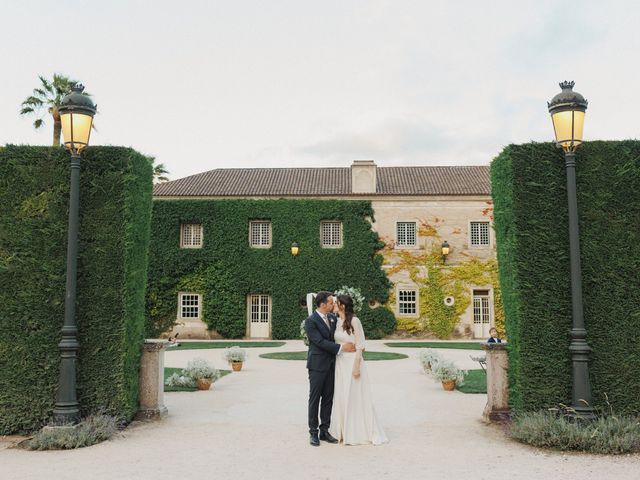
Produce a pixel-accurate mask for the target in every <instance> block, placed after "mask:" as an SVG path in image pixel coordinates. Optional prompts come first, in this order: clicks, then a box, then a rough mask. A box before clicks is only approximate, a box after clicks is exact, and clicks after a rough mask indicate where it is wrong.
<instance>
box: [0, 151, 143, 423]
mask: <svg viewBox="0 0 640 480" xmlns="http://www.w3.org/2000/svg"><path fill="white" fill-rule="evenodd" d="M69 172H70V170H69V154H68V153H67V152H65V151H64V150H63V149H61V148H45V147H18V146H7V147H5V148H0V205H1V206H2V209H1V210H0V331H1V332H2V334H0V434H8V433H16V432H29V431H33V430H36V429H38V428H39V427H40V426H42V425H43V424H44V423H46V422H47V421H48V419H49V418H50V417H51V414H52V410H53V407H54V404H55V393H56V387H57V383H58V371H59V366H60V354H59V351H58V346H57V345H58V343H59V341H60V338H61V334H60V329H61V328H62V323H63V318H64V297H65V274H66V244H67V221H68V201H69V200H68V198H69V175H70V173H69ZM151 190H152V168H151V165H150V163H149V161H148V160H147V159H146V158H145V157H144V156H142V155H140V154H139V153H136V152H135V151H133V150H131V149H129V148H118V147H93V148H89V149H87V150H86V152H84V153H83V155H82V170H81V187H80V231H79V260H78V291H77V322H78V329H79V342H80V352H79V360H78V376H77V380H78V400H79V402H80V406H81V413H82V414H83V415H86V414H88V413H91V412H94V411H96V410H99V409H103V410H105V411H106V412H107V413H110V414H112V415H115V416H118V417H121V418H131V417H132V415H133V414H134V413H135V411H136V410H137V405H138V366H139V356H140V346H141V341H142V339H143V331H144V290H145V285H146V277H147V250H148V244H149V230H150V216H151Z"/></svg>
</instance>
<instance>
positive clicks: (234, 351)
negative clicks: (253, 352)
mask: <svg viewBox="0 0 640 480" xmlns="http://www.w3.org/2000/svg"><path fill="white" fill-rule="evenodd" d="M223 355H224V359H225V360H226V361H227V362H228V363H230V364H231V368H233V371H234V372H239V371H240V370H242V364H243V363H244V361H245V360H246V358H247V352H246V351H245V350H244V349H242V348H240V347H230V348H225V350H224V354H223Z"/></svg>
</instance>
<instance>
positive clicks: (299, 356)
mask: <svg viewBox="0 0 640 480" xmlns="http://www.w3.org/2000/svg"><path fill="white" fill-rule="evenodd" d="M260 357H262V358H270V359H275V360H306V359H307V352H306V351H304V352H274V353H263V354H262V355H260ZM407 357H408V355H404V354H402V353H391V352H364V359H365V360H368V361H376V360H399V359H401V358H407Z"/></svg>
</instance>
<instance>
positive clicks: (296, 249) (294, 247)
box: [291, 242, 300, 257]
mask: <svg viewBox="0 0 640 480" xmlns="http://www.w3.org/2000/svg"><path fill="white" fill-rule="evenodd" d="M298 253H300V246H299V245H298V242H293V243H292V244H291V255H293V256H294V257H297V256H298Z"/></svg>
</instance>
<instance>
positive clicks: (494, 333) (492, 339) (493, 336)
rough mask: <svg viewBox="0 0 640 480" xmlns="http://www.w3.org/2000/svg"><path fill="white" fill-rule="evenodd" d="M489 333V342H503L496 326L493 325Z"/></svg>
mask: <svg viewBox="0 0 640 480" xmlns="http://www.w3.org/2000/svg"><path fill="white" fill-rule="evenodd" d="M489 335H491V336H490V337H489V339H488V340H487V343H502V340H500V338H499V337H498V330H496V327H491V330H489Z"/></svg>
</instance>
